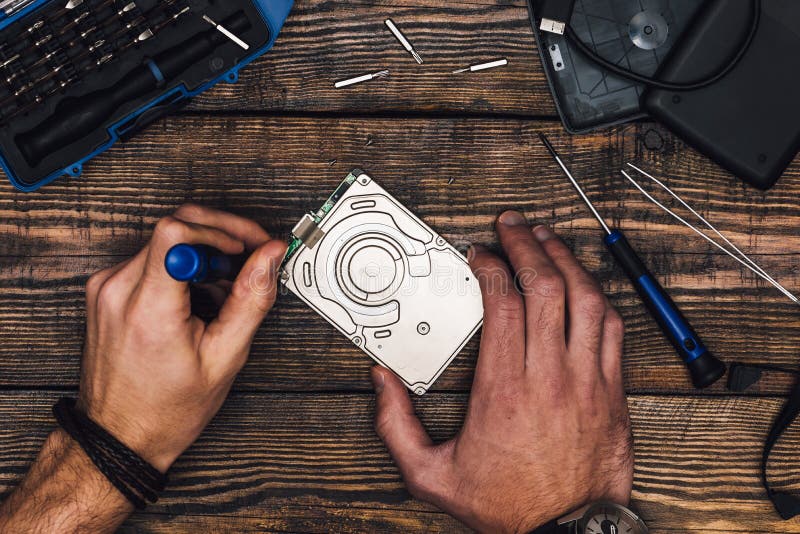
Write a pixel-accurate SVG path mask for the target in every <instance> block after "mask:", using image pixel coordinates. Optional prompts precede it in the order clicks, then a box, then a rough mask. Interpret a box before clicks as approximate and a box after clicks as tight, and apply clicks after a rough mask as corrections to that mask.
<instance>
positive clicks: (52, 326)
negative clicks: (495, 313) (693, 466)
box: [0, 256, 800, 393]
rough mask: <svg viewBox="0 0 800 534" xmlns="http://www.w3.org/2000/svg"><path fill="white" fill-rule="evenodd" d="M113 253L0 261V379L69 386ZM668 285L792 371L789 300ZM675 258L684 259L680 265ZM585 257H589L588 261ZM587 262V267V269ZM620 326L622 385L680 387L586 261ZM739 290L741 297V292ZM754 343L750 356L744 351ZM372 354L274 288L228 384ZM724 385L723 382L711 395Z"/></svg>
mask: <svg viewBox="0 0 800 534" xmlns="http://www.w3.org/2000/svg"><path fill="white" fill-rule="evenodd" d="M122 259H123V258H122V257H83V258H82V257H72V256H70V257H66V258H63V259H54V258H50V257H34V258H30V259H28V260H27V261H26V262H25V263H23V264H19V265H14V266H0V339H2V340H3V342H2V343H0V387H3V386H12V387H15V388H19V387H40V386H48V385H59V386H62V387H73V386H75V385H76V384H77V379H78V365H79V358H80V354H81V350H82V345H83V337H84V298H83V283H84V281H85V277H86V275H85V274H84V273H88V272H93V271H96V270H99V269H101V268H104V267H106V266H110V265H112V264H114V263H117V262H119V261H121V260H122ZM679 260H681V261H680V262H679V263H677V264H676V265H677V266H678V267H679V269H678V270H677V271H676V272H673V273H672V275H671V276H670V278H669V286H670V288H671V289H673V293H674V294H675V296H676V299H677V300H678V301H679V302H681V304H683V307H684V309H685V312H686V313H687V315H688V316H689V317H691V318H692V319H693V320H694V323H695V325H696V327H697V328H698V329H699V331H700V332H702V333H703V335H704V338H705V340H706V342H707V343H708V344H709V346H710V347H711V349H712V350H713V351H714V352H715V353H716V354H718V355H719V356H720V357H721V358H722V359H723V360H725V361H727V362H729V363H730V362H734V361H739V362H769V363H772V364H776V365H785V366H787V367H791V368H794V366H795V364H796V359H797V353H796V344H795V343H794V342H793V340H795V339H797V338H798V337H800V323H798V321H797V319H796V317H795V315H796V311H795V308H794V305H793V304H791V303H789V302H788V301H786V302H785V301H784V300H785V299H782V298H781V297H779V296H775V295H772V294H770V292H769V290H767V289H762V290H761V291H760V294H758V292H757V291H754V290H753V289H752V285H751V283H750V282H749V281H747V280H742V279H741V278H740V275H741V273H740V272H739V271H738V270H735V269H732V270H731V269H728V270H720V271H717V272H716V273H715V276H716V281H717V284H719V285H722V284H724V285H726V286H728V287H727V288H726V289H725V290H714V289H706V288H703V287H701V285H700V284H699V282H698V280H699V279H702V278H703V277H702V276H699V275H695V274H693V273H692V267H693V266H694V265H695V258H694V257H693V256H690V257H688V258H684V257H681V258H679ZM684 260H685V261H684ZM590 263H591V262H590ZM590 266H591V265H590ZM591 267H592V269H593V271H594V272H595V273H596V274H597V275H598V276H599V277H600V278H602V279H605V280H607V281H606V282H605V283H604V286H605V288H606V291H607V292H608V293H609V294H611V295H612V301H613V302H614V304H615V305H617V306H618V307H619V309H620V310H621V312H622V314H623V317H624V318H625V320H626V324H627V328H628V331H627V338H626V339H627V341H626V349H625V374H626V384H627V387H628V390H629V391H649V392H678V391H690V385H689V382H688V380H687V377H686V374H685V371H684V369H683V366H682V365H681V364H680V362H679V361H678V360H677V357H676V356H675V355H674V352H673V351H672V349H671V348H670V346H669V345H668V344H667V342H666V341H665V340H664V339H663V337H662V335H661V333H660V331H659V330H658V328H657V327H656V326H655V324H654V323H653V321H652V320H651V319H650V318H649V316H648V315H647V313H646V311H645V310H644V308H643V307H642V306H641V305H640V303H639V300H638V298H637V297H636V295H635V294H634V293H633V290H632V289H631V287H630V286H629V285H628V284H627V282H624V281H623V280H622V279H621V274H620V273H619V272H617V271H615V270H612V268H611V266H610V264H607V263H606V264H604V265H599V264H597V263H595V264H594V265H593V266H591ZM742 294H745V295H748V296H747V298H746V299H742V298H741V296H740V295H742ZM754 346H758V347H759V351H758V352H754V351H753V347H754ZM476 357H477V342H472V343H470V344H469V345H468V346H467V348H466V349H465V351H464V352H463V353H462V355H461V356H460V357H459V358H457V359H456V361H455V362H454V364H453V366H452V367H451V368H450V369H448V371H447V372H446V373H445V374H444V375H443V376H442V377H441V379H440V380H439V382H437V384H436V386H435V389H436V390H439V391H467V390H468V389H469V387H470V385H471V383H472V370H473V368H474V364H475V359H476ZM370 366H371V360H370V359H369V358H367V357H366V356H365V355H363V354H362V353H361V352H360V351H359V350H357V349H356V348H355V347H353V346H352V345H351V344H350V343H349V342H347V340H346V339H345V338H343V337H342V336H341V335H340V334H338V333H337V332H336V331H334V329H333V328H332V327H331V326H329V325H328V324H327V323H326V322H325V321H323V320H322V319H321V318H320V317H318V316H317V315H316V314H315V313H314V312H312V311H311V310H310V309H308V308H307V307H306V306H305V305H304V304H303V303H302V302H300V301H299V300H298V299H297V298H295V297H294V296H293V295H290V294H283V295H281V297H280V299H279V301H278V305H277V306H276V309H275V311H274V313H273V314H272V315H271V316H270V317H269V318H268V319H267V321H266V323H265V324H264V326H263V327H262V329H261V330H260V331H259V334H258V336H257V338H256V341H255V343H254V346H253V351H252V356H251V358H250V362H249V363H248V365H247V366H246V367H245V369H244V371H243V372H242V375H241V376H240V378H239V381H238V382H237V384H236V388H237V389H239V390H260V391H263V390H266V391H275V390H279V391H306V390H331V389H341V390H369V389H370V387H371V386H370V382H369V372H368V371H369V367H370ZM790 385H791V381H790V377H788V376H787V377H781V376H777V375H776V376H770V378H769V380H765V381H764V382H763V384H761V385H760V386H759V387H756V388H754V389H753V390H752V393H766V392H772V393H786V392H787V390H788V388H789V387H790ZM722 391H724V383H720V384H718V385H717V386H716V387H715V388H713V389H712V390H710V392H714V393H719V392H722Z"/></svg>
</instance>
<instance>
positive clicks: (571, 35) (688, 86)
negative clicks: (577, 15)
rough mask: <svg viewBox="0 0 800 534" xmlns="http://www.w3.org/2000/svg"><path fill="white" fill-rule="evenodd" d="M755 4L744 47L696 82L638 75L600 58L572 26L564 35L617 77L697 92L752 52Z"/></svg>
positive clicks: (758, 3) (758, 8)
mask: <svg viewBox="0 0 800 534" xmlns="http://www.w3.org/2000/svg"><path fill="white" fill-rule="evenodd" d="M752 2H753V16H752V21H751V24H750V31H749V33H748V35H747V39H746V40H745V41H744V43H743V45H742V46H741V47H740V48H739V50H738V51H737V52H736V54H735V55H733V57H731V59H730V61H729V62H728V63H727V65H726V66H725V67H724V68H723V69H722V70H720V71H718V72H717V73H716V74H713V75H711V76H710V77H707V78H704V79H701V80H697V81H694V82H687V83H677V82H666V81H664V80H658V79H656V78H652V77H650V76H644V75H642V74H638V73H636V72H633V71H632V70H630V69H626V68H624V67H620V66H619V65H617V64H615V63H612V62H611V61H609V60H607V59H606V58H604V57H602V56H600V55H599V54H598V53H597V52H595V51H594V50H592V49H591V48H590V47H589V45H587V44H586V43H584V42H583V40H581V38H580V37H579V36H578V34H577V33H575V30H573V29H572V27H571V26H569V25H567V27H566V30H565V32H564V34H565V35H566V37H567V38H568V39H569V40H570V43H572V44H573V45H574V46H575V48H577V49H578V51H579V52H580V53H581V54H583V55H584V56H586V57H587V58H589V59H590V60H592V61H594V62H595V63H597V64H599V65H600V66H601V67H603V68H605V69H607V70H609V71H611V72H613V73H614V74H616V75H617V76H620V77H622V78H627V79H628V80H632V81H634V82H637V83H640V84H642V85H647V86H649V87H656V88H658V89H665V90H667V91H696V90H698V89H703V88H705V87H708V86H710V85H713V84H715V83H717V82H718V81H720V80H721V79H723V78H724V77H725V76H727V75H728V74H730V73H731V71H733V69H735V68H736V66H737V65H738V64H739V63H740V62H741V61H742V59H743V58H744V56H745V54H747V51H748V50H750V46H751V45H752V44H753V41H754V40H755V38H756V35H757V34H758V28H759V26H760V24H761V0H752Z"/></svg>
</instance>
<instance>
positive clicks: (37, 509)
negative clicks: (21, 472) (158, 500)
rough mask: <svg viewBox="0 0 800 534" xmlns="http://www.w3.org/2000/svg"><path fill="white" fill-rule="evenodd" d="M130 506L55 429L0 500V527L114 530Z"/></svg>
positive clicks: (4, 529) (7, 529)
mask: <svg viewBox="0 0 800 534" xmlns="http://www.w3.org/2000/svg"><path fill="white" fill-rule="evenodd" d="M132 511H133V506H132V505H131V504H130V503H129V502H128V501H127V499H125V497H124V496H123V495H122V494H121V493H120V492H119V491H117V489H116V488H114V486H113V485H111V483H110V482H109V481H108V480H107V479H106V478H105V477H104V476H103V475H102V473H100V471H98V470H97V468H96V467H95V466H94V464H93V463H92V461H91V460H90V459H89V457H88V456H86V454H85V453H84V452H83V450H82V449H81V448H80V446H79V445H78V444H77V443H75V442H74V441H73V440H72V439H71V438H70V437H69V436H68V435H67V434H66V433H65V432H64V431H63V430H56V431H55V432H53V433H52V434H50V436H49V437H48V438H47V441H46V442H45V444H44V446H43V447H42V450H41V452H40V453H39V456H38V457H37V458H36V461H35V462H34V463H33V465H32V466H31V468H30V471H29V472H28V474H27V475H26V477H25V479H24V480H23V481H22V483H21V484H20V485H19V487H18V488H17V489H16V490H15V491H14V493H12V494H11V496H9V497H8V499H6V500H5V502H3V503H2V504H0V532H9V533H16V532H25V533H39V532H42V533H45V532H46V533H63V532H70V533H71V532H92V533H95V532H98V533H100V532H114V531H115V530H116V529H117V528H118V527H119V525H120V524H121V523H122V522H123V521H124V520H125V518H127V517H128V516H129V515H130V514H131V512H132Z"/></svg>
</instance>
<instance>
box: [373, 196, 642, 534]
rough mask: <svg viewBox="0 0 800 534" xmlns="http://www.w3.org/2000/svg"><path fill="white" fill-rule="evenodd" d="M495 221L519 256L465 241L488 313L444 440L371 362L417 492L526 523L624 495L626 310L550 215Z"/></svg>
mask: <svg viewBox="0 0 800 534" xmlns="http://www.w3.org/2000/svg"><path fill="white" fill-rule="evenodd" d="M497 231H498V234H499V236H500V241H501V243H502V245H503V248H504V249H505V252H506V254H507V255H508V259H509V261H510V264H511V269H509V266H508V265H507V264H506V262H504V261H503V260H501V259H500V258H498V257H496V256H494V255H493V254H491V253H489V252H487V251H486V250H485V249H482V248H478V247H473V249H471V251H470V254H469V259H470V265H471V267H472V269H473V271H474V273H475V276H476V277H477V278H478V280H479V281H480V284H481V290H482V293H483V304H484V308H485V317H484V328H483V336H482V339H481V351H480V357H479V360H478V365H477V369H476V372H475V381H474V384H473V388H472V396H471V398H470V403H469V411H468V414H467V417H466V421H465V422H464V427H463V428H462V430H461V431H460V432H459V433H458V435H457V436H456V437H455V438H453V439H452V440H450V441H448V442H446V443H442V444H438V445H436V444H434V443H433V442H432V441H431V439H430V438H429V437H428V435H427V433H426V432H425V429H424V428H423V427H422V425H421V423H420V421H419V420H418V419H417V417H416V416H415V415H414V407H413V405H412V403H411V400H410V399H409V396H408V394H407V392H406V391H405V387H404V385H403V383H402V382H401V381H400V380H399V379H398V378H397V377H396V376H395V375H394V374H393V373H391V372H389V371H387V370H385V369H383V368H380V367H375V368H374V369H373V380H374V382H375V389H376V392H377V394H378V399H377V415H376V428H377V431H378V434H379V435H380V436H381V438H382V439H383V440H384V442H385V443H386V445H387V447H388V448H389V451H390V452H391V454H392V456H393V458H394V460H395V461H396V462H397V464H398V466H399V468H400V471H401V473H402V474H403V477H404V479H405V481H406V483H407V484H408V487H409V491H410V492H411V493H412V495H414V496H416V497H418V498H420V499H424V500H426V501H429V502H432V503H434V504H436V505H437V506H439V507H440V508H442V509H443V510H445V511H446V512H448V513H450V514H452V515H453V516H455V517H456V518H458V519H460V520H462V521H464V522H465V523H466V524H468V525H469V526H471V527H473V528H475V529H477V530H479V531H481V532H530V531H531V530H533V529H535V528H537V527H539V526H540V525H542V524H544V523H546V522H547V521H549V520H552V519H554V518H557V517H560V516H562V515H564V514H565V513H568V512H570V511H573V510H576V509H578V508H579V507H580V506H583V505H585V504H587V503H591V502H595V501H598V500H604V501H608V502H610V503H616V504H619V505H627V504H628V500H629V499H630V495H631V485H632V479H633V452H632V447H631V431H630V422H629V419H628V411H627V404H626V400H625V392H624V390H623V384H622V370H621V358H622V341H623V324H622V320H621V319H620V316H619V314H618V313H617V312H616V311H615V310H614V309H613V308H612V307H611V306H610V305H609V303H608V301H607V300H606V299H605V297H604V296H603V293H602V292H601V290H600V288H599V287H598V285H597V283H596V282H595V281H594V280H593V279H592V277H591V276H590V275H589V274H588V273H587V272H586V271H585V270H584V269H583V267H581V265H580V264H579V263H578V261H577V260H576V259H575V257H574V256H573V255H572V254H571V252H570V251H569V249H568V248H567V246H566V245H565V244H564V243H563V242H562V241H561V240H560V239H558V238H557V237H556V236H555V235H554V234H553V233H552V232H551V231H550V230H549V229H547V228H545V227H538V228H536V229H535V230H534V231H531V229H530V227H529V226H528V224H527V223H526V221H525V219H524V218H523V217H522V215H520V214H519V213H516V212H507V213H505V214H503V216H501V218H500V221H499V222H498V225H497ZM512 273H514V274H513V275H512ZM514 275H515V276H516V284H515V277H514Z"/></svg>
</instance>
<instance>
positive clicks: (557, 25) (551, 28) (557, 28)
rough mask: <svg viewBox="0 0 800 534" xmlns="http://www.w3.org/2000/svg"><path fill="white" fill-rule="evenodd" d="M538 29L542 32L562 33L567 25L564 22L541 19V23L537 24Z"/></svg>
mask: <svg viewBox="0 0 800 534" xmlns="http://www.w3.org/2000/svg"><path fill="white" fill-rule="evenodd" d="M539 29H540V30H542V31H543V32H549V33H556V34H558V35H564V31H565V30H566V29H567V25H566V23H564V22H559V21H557V20H553V19H542V23H541V24H540V25H539Z"/></svg>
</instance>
